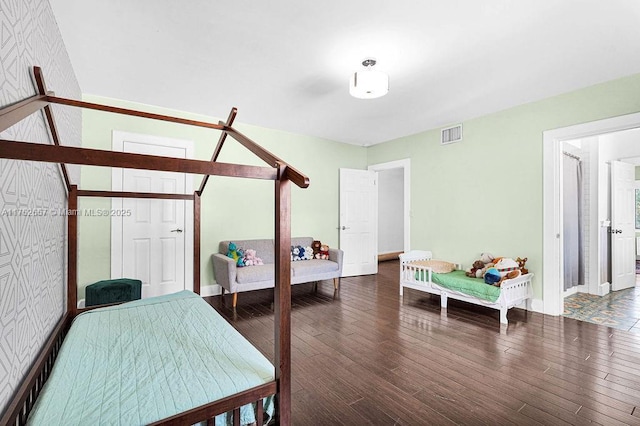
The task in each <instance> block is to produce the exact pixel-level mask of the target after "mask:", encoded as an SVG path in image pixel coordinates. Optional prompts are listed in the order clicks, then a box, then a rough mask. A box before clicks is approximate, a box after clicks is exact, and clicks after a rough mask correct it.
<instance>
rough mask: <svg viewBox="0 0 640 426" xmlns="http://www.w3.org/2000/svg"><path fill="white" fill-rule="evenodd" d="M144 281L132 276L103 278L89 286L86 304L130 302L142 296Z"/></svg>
mask: <svg viewBox="0 0 640 426" xmlns="http://www.w3.org/2000/svg"><path fill="white" fill-rule="evenodd" d="M141 292H142V281H140V280H134V279H131V278H118V279H115V280H103V281H98V282H97V283H94V284H91V285H89V286H87V289H86V300H85V306H95V305H104V304H107V303H116V302H129V301H131V300H138V299H140V297H141Z"/></svg>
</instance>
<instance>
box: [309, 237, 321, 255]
mask: <svg viewBox="0 0 640 426" xmlns="http://www.w3.org/2000/svg"><path fill="white" fill-rule="evenodd" d="M321 247H322V243H321V242H320V241H317V240H316V241H314V242H313V243H311V248H312V249H313V258H314V259H317V257H316V255H317V254H318V253H320V248H321Z"/></svg>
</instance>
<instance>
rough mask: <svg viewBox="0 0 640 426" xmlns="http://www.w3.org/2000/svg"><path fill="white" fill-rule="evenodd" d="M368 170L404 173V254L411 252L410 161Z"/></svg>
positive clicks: (374, 165) (397, 161) (385, 164)
mask: <svg viewBox="0 0 640 426" xmlns="http://www.w3.org/2000/svg"><path fill="white" fill-rule="evenodd" d="M367 169H368V170H373V171H375V172H379V171H382V170H391V169H403V171H404V190H403V192H404V194H403V197H404V198H403V199H404V205H403V206H402V208H403V218H404V245H403V246H404V252H405V253H407V252H409V251H410V250H411V159H410V158H405V159H403V160H396V161H389V162H388V163H380V164H373V165H371V166H369V167H367Z"/></svg>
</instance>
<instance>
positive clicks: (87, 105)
mask: <svg viewBox="0 0 640 426" xmlns="http://www.w3.org/2000/svg"><path fill="white" fill-rule="evenodd" d="M47 100H48V101H49V102H51V103H52V104H60V105H67V106H73V107H78V108H87V109H93V110H97V111H104V112H111V113H114V114H123V115H130V116H133V117H142V118H148V119H151V120H159V121H167V122H170V123H178V124H185V125H188V126H196V127H206V128H208V129H215V130H224V126H222V125H220V124H214V123H207V122H206V121H198V120H189V119H187V118H180V117H172V116H170V115H163V114H156V113H153V112H144V111H136V110H134V109H128V108H120V107H114V106H109V105H102V104H96V103H93V102H85V101H78V100H76V99H66V98H59V97H57V96H48V97H47Z"/></svg>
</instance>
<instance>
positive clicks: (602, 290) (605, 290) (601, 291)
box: [598, 282, 611, 296]
mask: <svg viewBox="0 0 640 426" xmlns="http://www.w3.org/2000/svg"><path fill="white" fill-rule="evenodd" d="M609 291H611V284H609V283H608V282H606V283H602V284H600V285H599V286H598V296H605V295H607V294H609Z"/></svg>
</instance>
